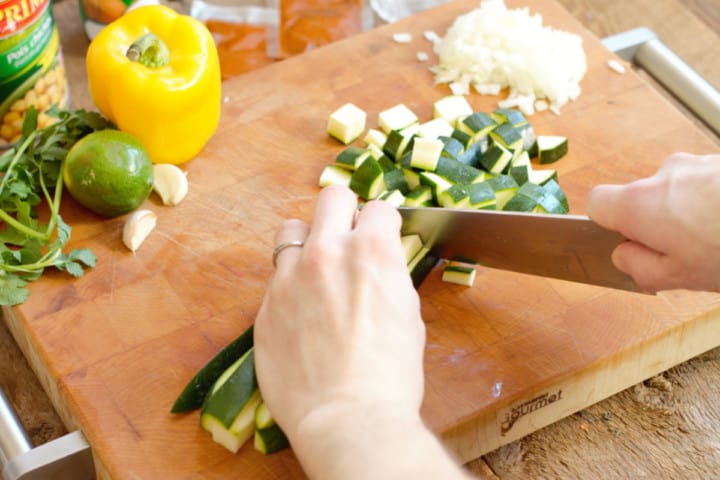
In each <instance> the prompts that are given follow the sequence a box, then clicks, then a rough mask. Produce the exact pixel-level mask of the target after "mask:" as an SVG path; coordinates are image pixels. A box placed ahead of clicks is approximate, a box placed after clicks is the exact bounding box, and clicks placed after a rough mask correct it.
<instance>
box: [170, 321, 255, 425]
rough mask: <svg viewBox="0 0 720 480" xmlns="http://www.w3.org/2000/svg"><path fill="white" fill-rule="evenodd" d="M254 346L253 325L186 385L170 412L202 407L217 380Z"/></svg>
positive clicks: (187, 410) (182, 411)
mask: <svg viewBox="0 0 720 480" xmlns="http://www.w3.org/2000/svg"><path fill="white" fill-rule="evenodd" d="M252 346H253V325H250V327H248V328H247V330H245V331H244V332H243V333H242V334H241V335H240V336H239V337H237V338H236V339H235V340H233V341H232V342H230V343H229V344H228V345H227V346H226V347H225V348H223V349H222V350H220V351H219V352H218V353H217V355H215V356H214V357H213V358H212V359H211V360H210V361H209V362H208V363H207V364H205V366H204V367H203V368H201V369H200V371H198V372H197V374H195V376H194V377H193V378H192V380H190V382H189V383H188V384H187V385H186V386H185V388H184V389H183V391H182V392H181V393H180V395H179V396H178V398H177V400H175V403H174V404H173V406H172V408H171V409H170V413H185V412H190V411H193V410H197V409H198V408H200V407H201V406H202V404H203V402H204V401H205V397H206V396H207V394H208V392H209V391H210V389H211V388H212V386H213V384H214V383H215V381H216V380H217V379H218V377H220V375H222V374H223V372H224V371H225V370H227V369H228V367H230V365H232V364H233V363H235V361H236V360H237V359H238V358H240V357H242V356H243V355H245V353H247V351H248V350H250V348H252Z"/></svg>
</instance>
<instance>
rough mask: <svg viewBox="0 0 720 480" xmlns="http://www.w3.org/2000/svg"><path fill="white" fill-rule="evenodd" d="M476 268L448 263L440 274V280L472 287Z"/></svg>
mask: <svg viewBox="0 0 720 480" xmlns="http://www.w3.org/2000/svg"><path fill="white" fill-rule="evenodd" d="M475 275H476V270H475V268H474V267H470V266H464V265H453V264H448V265H446V266H445V269H444V270H443V274H442V281H443V282H448V283H456V284H458V285H464V286H466V287H472V286H473V283H475Z"/></svg>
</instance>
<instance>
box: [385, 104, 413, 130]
mask: <svg viewBox="0 0 720 480" xmlns="http://www.w3.org/2000/svg"><path fill="white" fill-rule="evenodd" d="M415 123H418V117H417V115H415V112H413V111H412V110H410V109H409V108H408V107H407V106H406V105H405V104H403V103H399V104H397V105H395V106H394V107H391V108H388V109H387V110H383V111H382V112H380V114H379V115H378V125H379V126H380V129H381V130H382V131H383V132H385V133H386V134H389V133H390V132H391V131H393V130H402V129H404V128H406V127H409V126H410V125H413V124H415Z"/></svg>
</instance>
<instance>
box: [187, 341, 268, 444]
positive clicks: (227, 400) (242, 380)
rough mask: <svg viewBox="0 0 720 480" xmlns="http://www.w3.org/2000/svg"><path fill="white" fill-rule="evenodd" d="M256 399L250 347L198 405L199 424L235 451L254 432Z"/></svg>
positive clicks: (218, 440) (257, 401)
mask: <svg viewBox="0 0 720 480" xmlns="http://www.w3.org/2000/svg"><path fill="white" fill-rule="evenodd" d="M260 401H261V398H260V390H259V389H258V385H257V379H256V378H255V355H254V349H253V348H251V349H250V350H248V351H247V352H246V353H245V355H243V356H242V357H240V358H239V359H238V360H237V361H236V362H235V363H233V364H232V365H231V366H230V368H228V369H227V370H226V371H225V372H223V374H222V375H221V376H220V378H218V379H217V381H216V382H215V384H214V385H213V387H212V390H210V393H209V394H208V396H207V398H206V399H205V402H204V403H203V406H202V410H201V413H200V425H201V426H202V428H204V429H205V430H207V431H208V432H210V433H211V434H212V438H213V440H214V441H215V442H216V443H219V444H220V445H222V446H224V447H225V448H227V449H228V450H230V451H231V452H233V453H236V452H237V451H238V450H239V449H240V447H242V446H243V444H244V443H245V442H247V441H248V440H249V439H250V437H252V435H253V433H254V431H255V409H256V408H257V406H258V405H259V404H260Z"/></svg>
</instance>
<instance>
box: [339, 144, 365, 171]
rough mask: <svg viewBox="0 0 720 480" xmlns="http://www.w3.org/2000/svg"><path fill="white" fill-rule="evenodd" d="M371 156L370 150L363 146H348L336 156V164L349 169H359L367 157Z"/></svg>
mask: <svg viewBox="0 0 720 480" xmlns="http://www.w3.org/2000/svg"><path fill="white" fill-rule="evenodd" d="M369 156H370V150H368V149H367V148H361V147H347V148H346V149H345V150H343V151H342V152H340V153H338V154H337V156H336V157H335V164H336V165H337V166H339V167H343V168H347V169H349V170H355V169H357V168H358V167H359V166H360V165H361V164H362V163H363V162H364V161H365V159H366V158H368V157H369Z"/></svg>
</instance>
